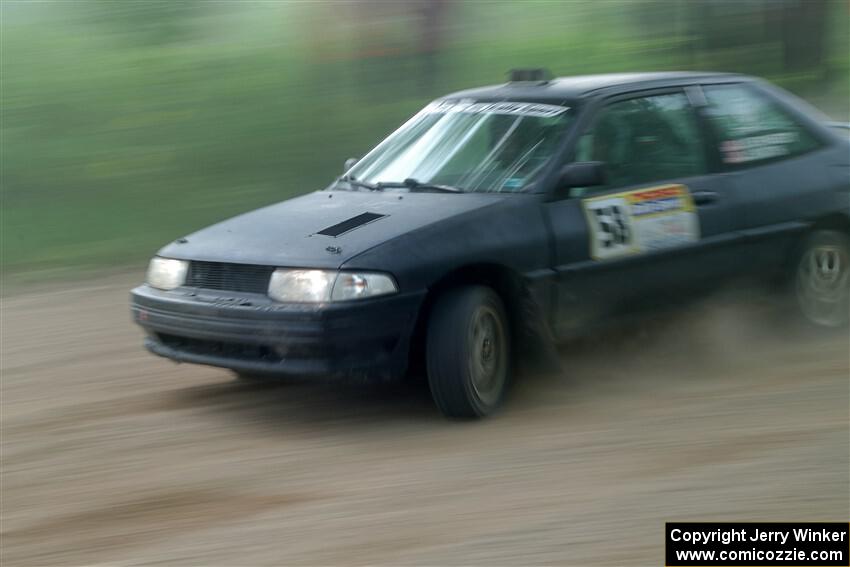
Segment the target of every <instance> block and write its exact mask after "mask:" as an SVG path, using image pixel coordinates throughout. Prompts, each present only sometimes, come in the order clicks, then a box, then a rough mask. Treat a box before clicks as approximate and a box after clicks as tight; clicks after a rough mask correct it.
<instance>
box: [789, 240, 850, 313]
mask: <svg viewBox="0 0 850 567" xmlns="http://www.w3.org/2000/svg"><path fill="white" fill-rule="evenodd" d="M794 291H795V295H796V299H797V304H798V305H799V307H800V311H801V313H802V314H803V316H804V317H805V318H806V320H807V321H809V322H810V323H813V324H815V325H817V326H819V327H830V328H837V327H843V326H845V325H847V323H848V320H850V239H848V237H847V235H846V234H842V233H840V232H836V231H832V230H819V231H817V232H813V233H812V234H810V235H808V236H807V237H806V239H805V240H804V242H803V244H802V247H801V249H800V253H799V254H798V256H797V265H796V271H795V276H794Z"/></svg>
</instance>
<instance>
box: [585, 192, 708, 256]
mask: <svg viewBox="0 0 850 567" xmlns="http://www.w3.org/2000/svg"><path fill="white" fill-rule="evenodd" d="M582 205H583V207H584V211H585V216H586V217H587V223H588V226H589V227H590V256H591V257H592V258H593V259H594V260H607V259H610V258H617V257H620V256H628V255H632V254H640V253H644V252H651V251H653V250H659V249H663V248H671V247H675V246H680V245H682V244H686V243H688V242H695V241H697V240H699V219H698V218H697V214H696V210H695V208H694V204H693V200H692V199H691V194H690V192H689V191H688V188H687V187H686V186H684V185H662V186H659V187H648V188H645V189H636V190H634V191H625V192H623V193H615V194H613V195H604V196H600V197H591V198H588V199H584V200H583V201H582Z"/></svg>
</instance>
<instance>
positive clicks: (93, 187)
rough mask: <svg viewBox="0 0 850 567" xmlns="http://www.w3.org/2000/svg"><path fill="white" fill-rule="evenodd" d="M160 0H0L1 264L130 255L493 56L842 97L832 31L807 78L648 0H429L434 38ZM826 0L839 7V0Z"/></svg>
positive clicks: (313, 159)
mask: <svg viewBox="0 0 850 567" xmlns="http://www.w3.org/2000/svg"><path fill="white" fill-rule="evenodd" d="M167 4H168V6H166V5H165V4H162V3H150V4H149V3H143V2H130V3H119V2H111V1H96V2H73V3H72V2H59V1H57V2H53V3H29V2H17V3H15V2H6V3H3V4H2V56H1V57H0V76H2V91H0V104H2V124H0V128H2V130H0V134H2V140H0V141H1V142H2V148H0V151H2V156H0V157H2V164H0V173H2V178H1V179H0V185H2V187H1V188H0V189H2V218H0V221H2V242H0V245H2V256H0V262H2V264H0V265H2V269H3V272H4V274H5V275H8V274H19V273H23V272H31V273H46V272H45V270H55V269H61V268H65V267H71V268H73V269H77V270H84V269H87V268H90V267H97V266H105V265H121V264H127V263H139V262H142V261H143V260H144V259H146V258H147V257H149V256H150V255H151V254H153V253H154V252H155V251H156V249H157V248H158V247H159V246H160V245H162V244H164V243H166V242H168V241H170V240H172V239H174V238H176V237H179V236H182V235H184V234H186V233H188V232H191V231H192V230H195V229H198V228H200V227H202V226H204V225H207V224H209V223H211V222H214V221H216V220H220V219H223V218H226V217H229V216H232V215H234V214H238V213H240V212H244V211H247V210H250V209H252V208H255V207H257V206H260V205H264V204H268V203H272V202H275V201H279V200H282V199H285V198H288V197H290V196H293V195H296V194H299V193H303V192H307V191H311V190H315V189H319V188H321V187H324V186H325V185H327V184H328V183H329V182H330V181H331V180H332V179H333V178H334V177H335V176H336V175H338V174H339V173H340V170H341V167H342V163H343V161H344V160H345V158H347V157H350V156H357V155H362V154H363V153H365V152H366V151H367V150H368V149H369V148H370V147H371V146H372V145H374V144H375V143H376V142H377V141H379V140H380V139H381V138H382V137H383V136H384V135H386V134H387V133H389V132H390V131H391V130H392V129H393V128H394V127H396V126H397V125H398V124H400V123H401V122H402V121H403V120H404V119H405V118H406V117H407V116H409V115H410V114H412V113H413V112H415V111H416V110H417V109H418V108H419V107H420V106H421V105H422V104H424V103H425V102H426V101H427V100H429V99H431V98H433V97H434V96H437V95H439V94H440V93H442V92H446V91H449V90H455V89H460V88H466V87H470V86H475V85H479V84H489V83H496V82H500V81H502V80H503V79H504V77H505V72H506V71H507V70H508V69H509V68H511V67H517V66H548V67H550V68H551V69H553V70H554V71H555V72H556V74H578V73H590V72H607V71H625V70H657V69H673V68H691V67H701V68H725V69H727V70H736V71H744V72H754V73H757V74H766V75H769V76H770V77H772V78H774V79H779V80H780V82H782V83H783V84H785V85H787V86H790V87H791V88H793V89H796V90H798V91H802V92H804V93H807V92H819V93H826V95H824V96H825V97H828V98H826V99H821V101H823V100H826V101H827V102H828V103H829V102H830V101H836V100H837V101H839V103H837V104H838V106H839V111H840V112H841V113H844V112H846V110H845V108H844V106H845V104H846V96H847V72H848V62H847V45H846V41H845V40H844V39H841V40H839V41H834V42H832V43H830V46H829V52H828V54H829V59H828V61H827V71H828V72H827V73H826V77H824V76H822V75H823V74H822V73H813V74H812V75H811V76H806V75H805V74H803V75H801V74H800V73H795V74H792V75H786V74H785V73H784V72H783V70H782V68H781V65H780V64H779V59H780V56H779V55H778V47H777V44H776V42H775V41H774V40H771V41H767V40H765V41H763V42H762V43H760V44H758V45H746V44H743V45H741V44H740V42H737V43H736V45H734V46H731V47H728V48H716V49H713V50H711V51H706V50H704V49H702V48H701V45H700V41H701V40H700V38H701V37H702V36H701V35H700V34H699V33H697V31H698V30H697V31H695V28H693V26H690V25H677V24H675V22H674V24H667V25H664V26H662V27H661V28H659V30H658V32H653V31H652V30H651V29H649V27H648V26H650V25H651V23H652V22H653V21H658V18H657V17H652V16H651V13H657V12H658V11H659V6H658V5H657V3H652V2H637V3H636V2H569V3H557V2H540V3H532V2H527V3H515V4H514V3H492V4H488V3H463V4H454V5H449V8H448V12H447V13H446V14H443V20H442V26H443V27H442V33H441V34H440V41H439V45H438V47H439V48H440V50H439V51H438V52H437V53H436V54H434V55H432V54H430V53H429V52H428V50H427V49H423V48H422V47H421V44H420V43H419V40H418V38H419V37H420V33H421V29H420V26H421V17H420V15H419V14H417V13H414V12H411V11H410V9H409V8H403V7H396V8H393V9H390V8H386V9H385V8H384V6H391V5H390V4H389V3H387V4H381V3H377V6H378V7H377V8H375V7H373V8H372V10H373V12H366V11H365V8H360V7H358V6H355V5H353V4H351V5H349V4H322V3H315V4H311V3H308V4H296V3H235V4H232V5H231V4H221V3H211V2H199V1H186V2H174V3H167ZM670 5H671V6H674V4H672V3H671V4H670ZM364 6H365V4H364ZM400 6H401V4H400ZM675 6H676V7H677V8H676V10H678V12H676V13H679V16H680V17H682V18H687V17H689V16H688V11H687V9H686V8H687V5H686V4H682V3H676V4H675ZM831 9H833V11H841V10H843V12H841V13H840V14H839V15H843V18H844V19H845V20H846V9H845V8H844V3H840V4H835V6H833V7H832V8H831ZM385 11H386V13H384V12H385ZM653 11H654V12H653ZM661 11H662V12H664V11H665V10H664V9H663V6H662V7H661ZM668 11H669V10H668ZM644 12H646V14H650V15H649V16H646V15H644V17H643V18H642V19H641V18H639V17H637V16H639V15H640V14H643V13H644ZM688 21H690V20H688ZM352 22H353V23H352ZM376 22H377V23H376ZM378 24H379V25H378ZM739 27H740V26H739ZM739 27H738V28H736V29H739ZM839 27H840V26H839ZM836 33H837V34H838V37H840V38H846V35H847V33H846V29H844V28H843V27H841V28H840V29H838V30H837V32H836ZM842 34H843V35H842ZM742 67H743V68H742Z"/></svg>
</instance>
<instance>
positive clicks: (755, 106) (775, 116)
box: [703, 85, 818, 166]
mask: <svg viewBox="0 0 850 567" xmlns="http://www.w3.org/2000/svg"><path fill="white" fill-rule="evenodd" d="M703 91H704V92H705V98H706V101H707V102H708V106H707V108H706V113H707V115H708V117H709V121H710V122H711V124H712V126H713V127H714V130H715V131H716V133H717V139H718V143H719V146H720V147H719V148H718V149H719V152H720V159H721V160H723V163H725V164H727V165H732V166H737V165H744V164H746V165H753V164H756V163H760V162H763V161H768V160H774V159H780V158H783V157H791V156H795V155H799V154H802V153H805V152H808V151H810V150H813V149H815V148H816V147H818V142H817V141H816V140H815V139H814V137H812V135H811V134H809V132H807V131H806V130H805V129H804V128H803V127H802V126H800V124H798V123H797V122H796V121H795V120H794V119H793V118H792V117H791V116H789V115H788V114H787V113H786V112H785V111H783V110H782V108H780V107H779V106H778V105H777V104H776V103H774V102H773V101H771V100H770V99H769V98H768V97H767V95H763V94H761V93H759V92H757V91H754V90H753V89H752V88H750V87H748V86H745V85H717V86H706V87H703Z"/></svg>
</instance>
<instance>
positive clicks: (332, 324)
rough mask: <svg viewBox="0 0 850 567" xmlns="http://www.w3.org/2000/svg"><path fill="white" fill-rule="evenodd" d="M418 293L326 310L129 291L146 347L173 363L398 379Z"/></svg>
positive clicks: (205, 294) (192, 292)
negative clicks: (145, 335)
mask: <svg viewBox="0 0 850 567" xmlns="http://www.w3.org/2000/svg"><path fill="white" fill-rule="evenodd" d="M424 295H425V294H424V292H422V293H412V294H396V295H391V296H386V297H377V298H374V299H367V300H360V301H352V302H341V303H333V304H327V305H321V306H317V305H293V304H281V303H276V302H274V301H272V300H271V299H269V298H268V297H266V296H265V295H261V294H250V293H241V294H238V295H237V294H233V293H228V292H223V291H210V290H200V289H197V288H178V289H176V290H172V291H161V290H158V289H154V288H152V287H150V286H148V285H142V286H139V287H137V288H135V289H134V290H133V291H132V292H131V310H132V315H133V320H134V321H135V322H136V323H138V324H139V325H141V326H142V327H143V328H144V329H145V331H147V338H146V339H145V347H147V349H148V350H150V351H151V352H153V353H154V354H157V355H159V356H164V357H166V358H170V359H172V360H175V361H177V362H191V363H195V364H206V365H210V366H219V367H223V368H231V369H233V370H237V371H241V372H256V373H270V374H289V375H326V376H348V377H360V378H379V379H387V378H390V379H392V378H398V377H400V376H402V375H403V374H404V372H405V371H406V369H407V361H408V352H409V347H410V340H411V336H412V333H413V328H414V326H415V323H416V317H417V314H418V312H419V307H420V305H421V303H422V300H423V298H424Z"/></svg>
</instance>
